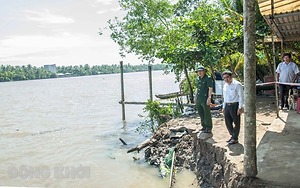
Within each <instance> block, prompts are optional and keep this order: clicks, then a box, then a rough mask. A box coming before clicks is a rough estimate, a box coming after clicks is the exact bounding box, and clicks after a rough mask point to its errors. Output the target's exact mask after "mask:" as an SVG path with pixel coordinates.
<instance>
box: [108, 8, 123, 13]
mask: <svg viewBox="0 0 300 188" xmlns="http://www.w3.org/2000/svg"><path fill="white" fill-rule="evenodd" d="M110 10H111V11H112V12H118V11H120V10H122V9H121V7H117V8H112V9H110Z"/></svg>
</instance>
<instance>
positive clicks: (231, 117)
mask: <svg viewBox="0 0 300 188" xmlns="http://www.w3.org/2000/svg"><path fill="white" fill-rule="evenodd" d="M238 108H239V103H237V102H236V103H225V109H224V116H225V124H226V127H227V130H228V132H229V134H230V135H231V138H232V139H235V140H237V139H238V137H239V133H240V128H241V115H237V111H238ZM233 123H234V126H233Z"/></svg>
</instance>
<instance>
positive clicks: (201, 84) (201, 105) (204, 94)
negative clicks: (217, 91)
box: [196, 66, 213, 133]
mask: <svg viewBox="0 0 300 188" xmlns="http://www.w3.org/2000/svg"><path fill="white" fill-rule="evenodd" d="M197 75H198V76H197V80H196V83H197V94H196V108H197V110H198V114H199V116H200V119H201V125H202V129H200V131H202V132H204V133H211V130H212V118H211V113H210V104H211V96H212V90H213V87H212V79H211V77H209V76H207V75H206V69H205V68H204V67H203V66H200V67H198V68H197Z"/></svg>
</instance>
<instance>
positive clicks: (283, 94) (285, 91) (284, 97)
mask: <svg viewBox="0 0 300 188" xmlns="http://www.w3.org/2000/svg"><path fill="white" fill-rule="evenodd" d="M291 88H292V87H291V86H289V85H283V84H279V99H280V106H281V108H283V107H284V105H285V107H287V108H289V102H288V98H289V90H290V89H291Z"/></svg>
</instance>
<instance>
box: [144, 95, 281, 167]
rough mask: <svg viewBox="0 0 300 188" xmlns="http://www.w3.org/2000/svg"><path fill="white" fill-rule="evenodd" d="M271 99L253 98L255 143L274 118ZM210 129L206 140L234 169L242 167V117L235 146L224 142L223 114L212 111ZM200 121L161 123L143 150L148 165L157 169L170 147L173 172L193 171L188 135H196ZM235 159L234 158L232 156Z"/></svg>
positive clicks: (193, 118) (186, 118)
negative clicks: (224, 154)
mask: <svg viewBox="0 0 300 188" xmlns="http://www.w3.org/2000/svg"><path fill="white" fill-rule="evenodd" d="M275 109H276V106H275V97H269V96H257V103H256V112H257V113H256V119H257V122H256V125H257V143H259V142H260V140H261V138H262V137H263V135H264V134H265V132H266V131H267V130H268V128H269V126H270V125H271V123H272V122H273V120H275V119H276V111H275ZM212 116H213V130H212V138H210V140H208V141H209V142H212V143H213V144H217V145H219V146H220V147H224V148H228V153H227V155H228V156H229V157H230V156H232V160H233V161H234V162H235V163H236V164H237V170H238V171H242V168H243V165H242V164H243V161H242V160H243V145H242V144H243V142H244V135H243V132H244V129H243V127H244V125H243V115H242V122H241V124H242V125H241V130H240V135H239V144H235V145H231V146H228V145H227V142H226V140H228V139H229V138H230V135H229V133H228V131H227V129H226V126H225V123H224V117H223V114H222V113H221V112H220V111H218V110H216V111H212ZM200 127H201V126H200V118H199V116H198V114H195V113H193V114H190V115H185V116H182V117H180V118H176V119H172V120H170V121H168V122H167V123H164V124H162V125H161V126H160V127H159V128H158V130H157V131H156V133H155V134H154V135H153V137H152V138H151V139H150V140H151V144H150V146H148V147H147V149H145V159H146V161H148V162H149V163H150V164H151V165H155V166H157V167H159V165H160V164H161V162H163V161H164V158H165V157H166V155H167V153H168V151H169V149H170V148H175V152H176V155H175V169H176V170H177V171H180V170H182V169H183V168H187V169H190V170H192V171H194V170H195V167H196V163H195V161H194V156H193V148H194V141H193V137H192V135H191V134H192V133H197V132H199V129H200ZM236 156H238V157H236Z"/></svg>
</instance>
